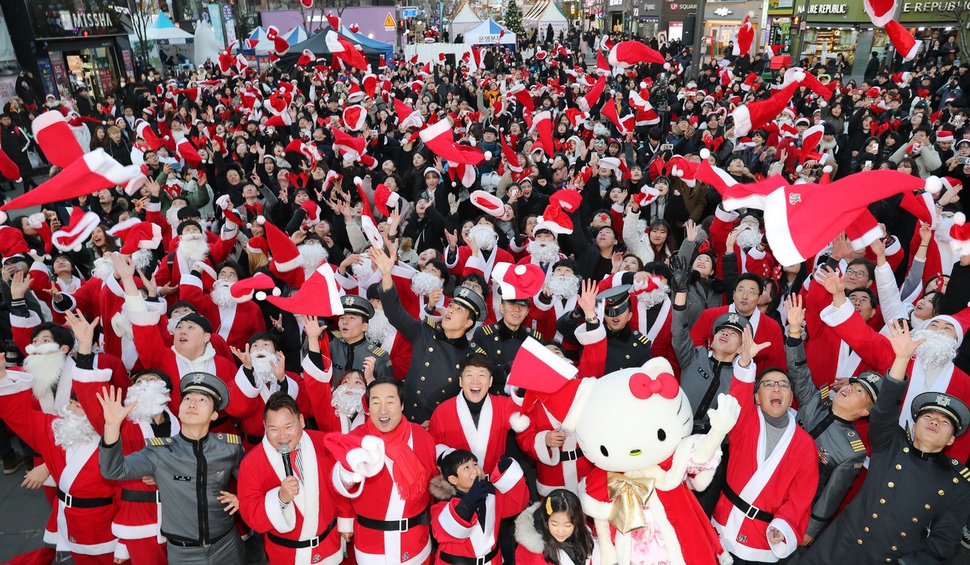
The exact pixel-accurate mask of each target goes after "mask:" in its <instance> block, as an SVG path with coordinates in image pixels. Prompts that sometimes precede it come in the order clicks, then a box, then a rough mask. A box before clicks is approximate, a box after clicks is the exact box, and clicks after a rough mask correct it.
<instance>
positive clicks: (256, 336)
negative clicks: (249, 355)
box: [246, 332, 280, 351]
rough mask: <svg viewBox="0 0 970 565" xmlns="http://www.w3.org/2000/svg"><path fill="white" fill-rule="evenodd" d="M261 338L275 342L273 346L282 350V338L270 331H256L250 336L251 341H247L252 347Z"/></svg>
mask: <svg viewBox="0 0 970 565" xmlns="http://www.w3.org/2000/svg"><path fill="white" fill-rule="evenodd" d="M259 340H266V341H268V342H270V343H272V344H273V348H274V349H276V350H277V351H279V350H280V339H279V338H278V337H276V336H275V335H273V334H271V333H269V332H257V333H254V334H253V335H252V336H251V337H250V338H249V341H247V342H246V343H247V344H248V345H249V346H250V347H252V346H253V344H254V343H256V342H257V341H259Z"/></svg>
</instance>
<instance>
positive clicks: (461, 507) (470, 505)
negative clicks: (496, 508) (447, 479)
mask: <svg viewBox="0 0 970 565" xmlns="http://www.w3.org/2000/svg"><path fill="white" fill-rule="evenodd" d="M490 492H495V486H494V485H492V483H490V482H488V481H486V480H482V479H478V480H477V481H475V482H474V483H473V484H472V486H471V488H470V489H468V492H466V493H465V494H463V495H462V497H461V500H460V501H458V504H457V505H456V506H455V513H456V514H458V516H459V517H461V519H462V520H464V521H466V522H471V521H472V516H474V515H475V510H476V509H477V508H478V505H479V503H481V502H482V501H484V500H485V497H486V496H488V495H489V493H490Z"/></svg>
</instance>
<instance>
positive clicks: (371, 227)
mask: <svg viewBox="0 0 970 565" xmlns="http://www.w3.org/2000/svg"><path fill="white" fill-rule="evenodd" d="M354 186H356V187H357V194H358V195H359V196H360V201H361V202H362V203H363V204H364V209H363V210H362V211H361V213H360V226H361V229H362V231H363V232H364V235H365V236H366V237H367V241H368V242H369V243H370V244H371V246H373V247H376V248H378V249H382V248H383V247H384V237H383V236H382V235H381V231H380V230H379V229H377V219H376V218H374V212H373V210H372V209H371V206H370V202H369V201H368V200H367V193H366V192H365V191H364V181H363V180H361V178H360V177H354Z"/></svg>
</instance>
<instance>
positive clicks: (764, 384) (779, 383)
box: [759, 381, 791, 389]
mask: <svg viewBox="0 0 970 565" xmlns="http://www.w3.org/2000/svg"><path fill="white" fill-rule="evenodd" d="M759 386H760V387H761V388H775V387H778V388H780V389H786V388H791V383H790V382H788V381H761V384H760V385H759Z"/></svg>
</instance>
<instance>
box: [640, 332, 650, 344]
mask: <svg viewBox="0 0 970 565" xmlns="http://www.w3.org/2000/svg"><path fill="white" fill-rule="evenodd" d="M637 339H639V340H640V343H642V344H644V345H649V344H650V338H649V337H647V336H645V335H643V334H642V333H639V332H637Z"/></svg>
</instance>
